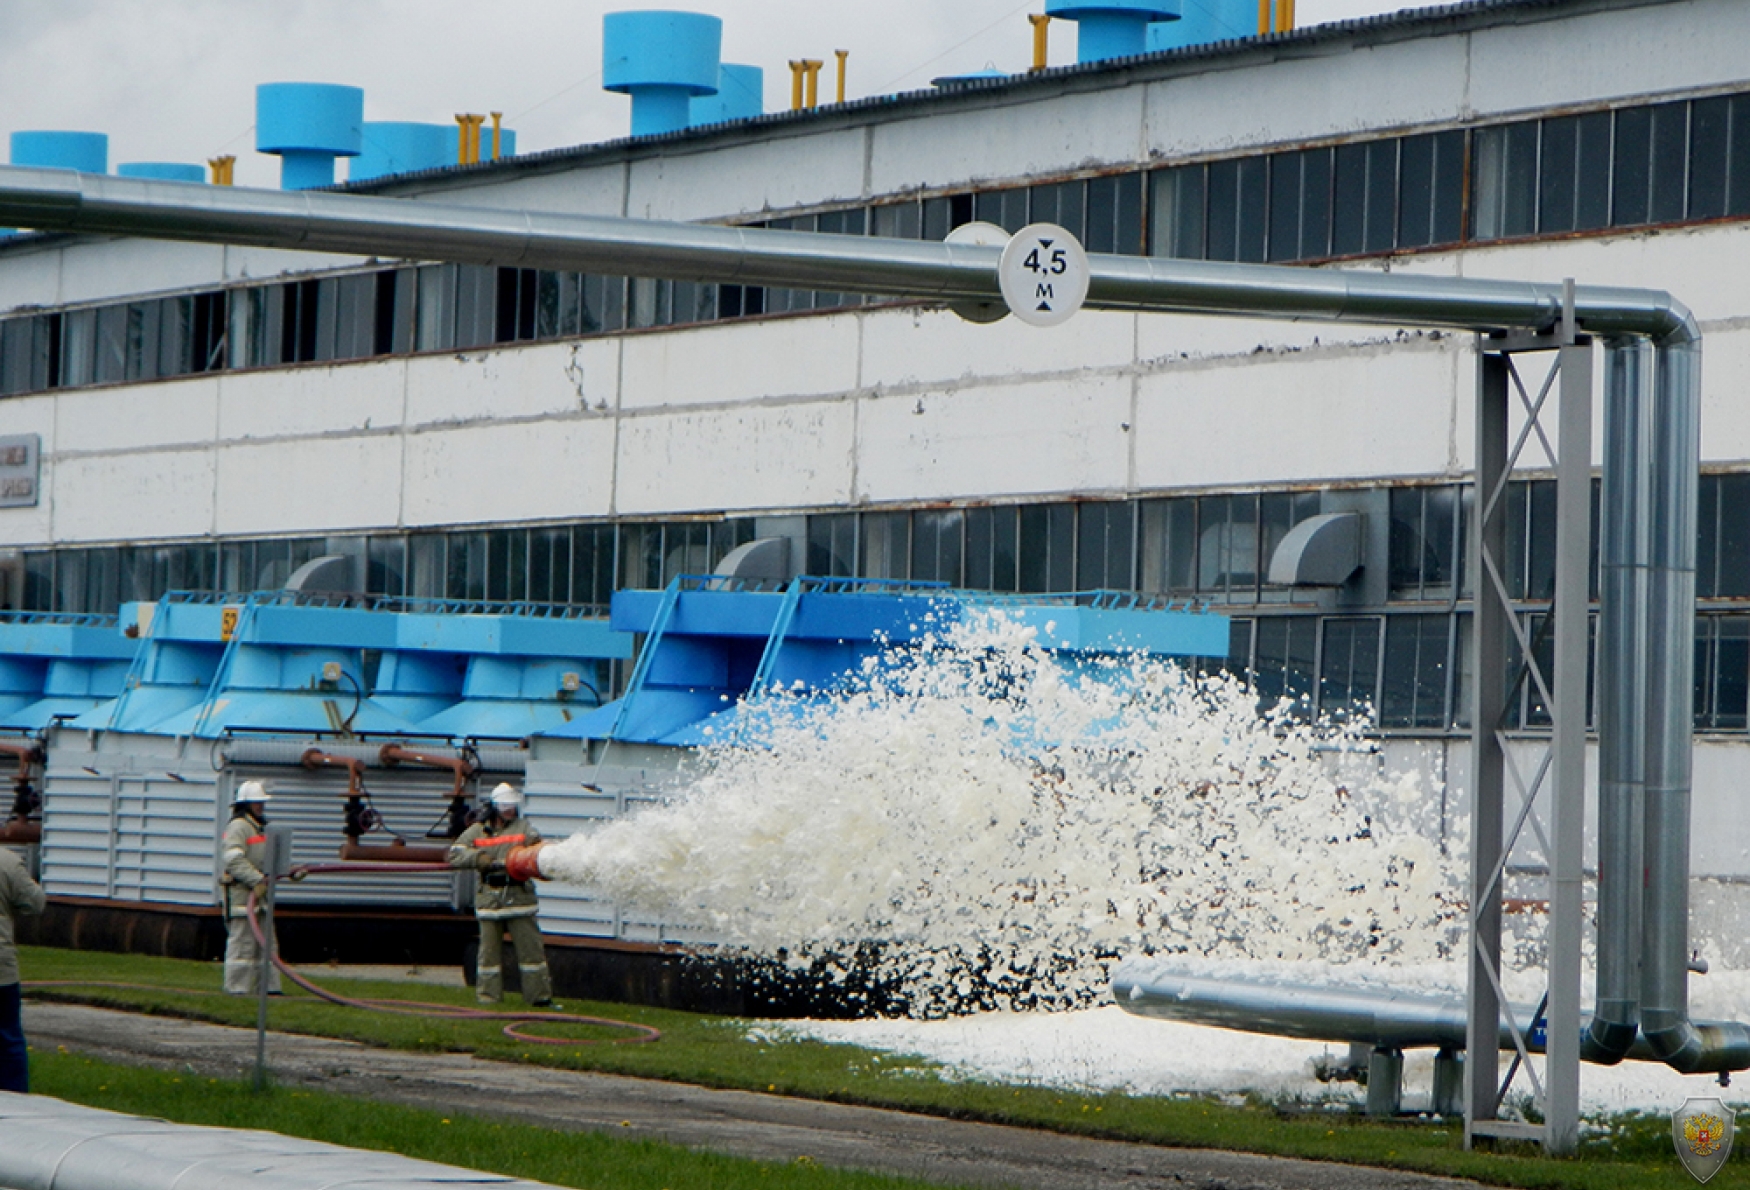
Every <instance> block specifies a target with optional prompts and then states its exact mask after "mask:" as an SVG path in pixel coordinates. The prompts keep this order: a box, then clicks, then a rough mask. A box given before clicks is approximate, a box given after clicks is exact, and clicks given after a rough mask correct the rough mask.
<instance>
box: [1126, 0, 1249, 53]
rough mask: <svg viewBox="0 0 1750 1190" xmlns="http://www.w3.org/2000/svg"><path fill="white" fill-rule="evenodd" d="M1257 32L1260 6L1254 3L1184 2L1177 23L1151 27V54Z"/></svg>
mask: <svg viewBox="0 0 1750 1190" xmlns="http://www.w3.org/2000/svg"><path fill="white" fill-rule="evenodd" d="M1257 33H1258V6H1257V4H1255V3H1253V0H1183V11H1181V12H1180V14H1179V19H1178V20H1176V21H1160V22H1157V23H1155V24H1151V25H1150V26H1149V27H1148V44H1147V47H1146V48H1147V50H1148V52H1149V53H1154V52H1155V51H1157V50H1181V49H1186V48H1188V47H1190V46H1194V45H1210V44H1212V43H1214V42H1218V41H1234V40H1237V39H1239V38H1242V37H1255V36H1257Z"/></svg>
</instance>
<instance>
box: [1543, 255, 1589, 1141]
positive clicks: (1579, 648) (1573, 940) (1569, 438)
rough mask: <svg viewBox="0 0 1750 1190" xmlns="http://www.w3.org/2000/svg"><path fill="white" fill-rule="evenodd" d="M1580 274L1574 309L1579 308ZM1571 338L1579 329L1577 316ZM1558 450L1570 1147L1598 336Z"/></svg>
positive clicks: (1563, 954) (1557, 989)
mask: <svg viewBox="0 0 1750 1190" xmlns="http://www.w3.org/2000/svg"><path fill="white" fill-rule="evenodd" d="M1572 284H1573V283H1572V282H1569V283H1568V289H1567V295H1568V301H1567V302H1566V303H1565V305H1566V307H1567V309H1569V310H1572V308H1573V306H1572V295H1573V290H1572ZM1564 329H1565V331H1566V332H1567V333H1566V334H1565V335H1564V338H1567V339H1571V338H1572V330H1573V328H1572V326H1571V324H1569V325H1567V326H1565V328H1564ZM1558 366H1559V368H1560V371H1561V376H1560V382H1561V392H1560V395H1559V398H1558V399H1559V401H1560V415H1561V416H1560V426H1559V429H1558V431H1557V433H1558V439H1557V451H1556V458H1557V463H1556V597H1555V607H1554V608H1553V609H1552V610H1553V612H1554V614H1555V642H1554V643H1555V657H1554V661H1555V673H1554V675H1553V676H1554V679H1555V688H1554V691H1553V696H1554V698H1555V705H1554V706H1553V707H1551V708H1550V709H1551V712H1552V714H1553V717H1554V723H1553V727H1554V731H1553V733H1552V738H1551V740H1550V751H1551V752H1552V754H1553V757H1554V761H1555V763H1554V772H1553V774H1552V780H1553V782H1554V786H1553V789H1552V794H1553V798H1552V801H1553V807H1554V813H1553V814H1552V815H1551V821H1550V835H1551V851H1552V854H1551V855H1550V876H1551V890H1550V930H1549V1034H1548V1042H1547V1043H1546V1044H1547V1049H1546V1051H1545V1052H1546V1053H1547V1055H1548V1057H1547V1060H1546V1061H1545V1063H1544V1072H1545V1074H1544V1085H1545V1089H1546V1093H1547V1095H1548V1101H1547V1103H1546V1105H1545V1109H1544V1125H1545V1128H1546V1132H1545V1137H1544V1145H1545V1147H1546V1148H1547V1149H1548V1150H1549V1151H1550V1152H1551V1153H1556V1154H1561V1155H1566V1154H1569V1153H1572V1152H1573V1151H1574V1150H1575V1149H1576V1148H1578V1147H1579V1144H1580V941H1581V933H1582V930H1583V928H1584V927H1583V924H1582V923H1583V918H1582V901H1583V899H1584V896H1585V888H1584V884H1583V881H1584V863H1585V855H1584V851H1585V831H1586V654H1587V643H1588V642H1587V639H1586V638H1587V631H1586V629H1587V613H1588V610H1589V608H1590V605H1591V590H1590V587H1591V584H1590V581H1589V575H1588V569H1589V568H1588V565H1587V563H1588V556H1589V554H1590V548H1591V529H1592V345H1591V343H1590V342H1581V343H1578V344H1575V343H1572V342H1570V343H1569V344H1568V345H1567V346H1564V347H1563V348H1562V349H1561V355H1560V363H1559V365H1558Z"/></svg>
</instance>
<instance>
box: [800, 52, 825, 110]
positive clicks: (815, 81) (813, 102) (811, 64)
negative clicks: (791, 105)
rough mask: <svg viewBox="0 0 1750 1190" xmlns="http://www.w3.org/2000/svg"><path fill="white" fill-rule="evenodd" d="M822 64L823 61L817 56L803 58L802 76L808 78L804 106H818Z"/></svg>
mask: <svg viewBox="0 0 1750 1190" xmlns="http://www.w3.org/2000/svg"><path fill="white" fill-rule="evenodd" d="M824 65H825V63H824V62H822V61H821V60H820V59H819V58H807V59H804V60H803V63H802V70H803V72H804V77H805V78H806V79H807V80H808V96H807V98H806V100H805V101H804V106H806V107H811V108H813V107H819V106H820V68H821V67H822V66H824Z"/></svg>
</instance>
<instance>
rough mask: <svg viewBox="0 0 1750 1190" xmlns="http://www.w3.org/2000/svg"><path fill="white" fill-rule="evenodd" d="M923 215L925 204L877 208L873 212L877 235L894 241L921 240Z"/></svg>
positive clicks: (905, 203) (914, 203) (915, 203)
mask: <svg viewBox="0 0 1750 1190" xmlns="http://www.w3.org/2000/svg"><path fill="white" fill-rule="evenodd" d="M923 213H924V208H923V204H922V203H917V202H901V203H893V204H891V205H889V206H883V207H876V208H875V209H874V211H873V212H872V214H873V215H874V217H875V234H876V235H878V236H883V237H885V238H887V239H894V240H916V239H920V238H922V236H923Z"/></svg>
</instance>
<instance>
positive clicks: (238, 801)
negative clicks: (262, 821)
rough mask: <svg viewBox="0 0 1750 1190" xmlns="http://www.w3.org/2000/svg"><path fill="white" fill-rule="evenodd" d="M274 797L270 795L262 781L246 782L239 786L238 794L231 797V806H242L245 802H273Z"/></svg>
mask: <svg viewBox="0 0 1750 1190" xmlns="http://www.w3.org/2000/svg"><path fill="white" fill-rule="evenodd" d="M271 801H273V795H272V794H270V793H268V791H267V786H265V785H263V784H262V783H261V782H260V781H245V782H243V783H242V784H241V785H239V786H237V792H236V793H234V794H232V795H231V804H232V805H233V806H240V805H242V804H243V803H244V802H271Z"/></svg>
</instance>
